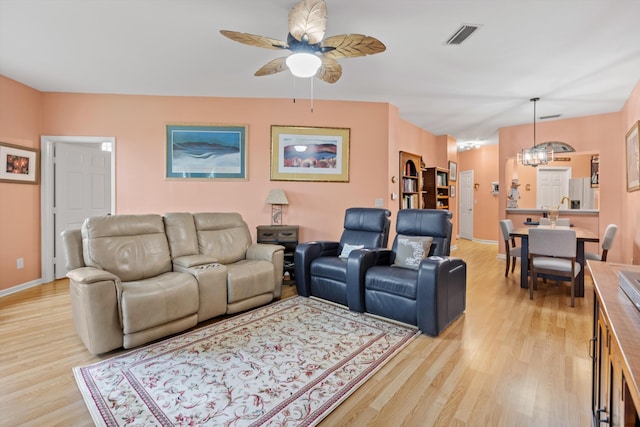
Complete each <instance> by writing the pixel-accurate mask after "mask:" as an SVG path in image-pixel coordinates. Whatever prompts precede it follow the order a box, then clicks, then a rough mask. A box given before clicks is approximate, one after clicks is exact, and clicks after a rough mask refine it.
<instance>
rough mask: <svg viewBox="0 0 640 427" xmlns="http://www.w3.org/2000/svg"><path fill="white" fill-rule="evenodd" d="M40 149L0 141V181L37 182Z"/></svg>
mask: <svg viewBox="0 0 640 427" xmlns="http://www.w3.org/2000/svg"><path fill="white" fill-rule="evenodd" d="M39 170H40V150H38V149H36V148H29V147H22V146H20V145H13V144H7V143H4V142H0V182H13V183H16V184H38V182H39V180H38V177H39V175H38V172H39Z"/></svg>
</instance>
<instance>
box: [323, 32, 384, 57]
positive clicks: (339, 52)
mask: <svg viewBox="0 0 640 427" xmlns="http://www.w3.org/2000/svg"><path fill="white" fill-rule="evenodd" d="M322 46H323V47H333V48H334V49H333V50H330V51H327V52H325V53H324V55H325V56H328V57H329V58H351V57H354V56H364V55H374V54H376V53H380V52H384V51H385V50H386V49H387V47H386V46H385V45H384V44H383V43H382V42H381V41H380V40H378V39H376V38H375V37H371V36H365V35H362V34H341V35H339V36H331V37H327V38H326V39H325V40H324V42H322Z"/></svg>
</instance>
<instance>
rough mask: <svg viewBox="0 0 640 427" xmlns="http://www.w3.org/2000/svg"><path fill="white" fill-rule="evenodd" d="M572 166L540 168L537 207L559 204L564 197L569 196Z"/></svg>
mask: <svg viewBox="0 0 640 427" xmlns="http://www.w3.org/2000/svg"><path fill="white" fill-rule="evenodd" d="M569 178H571V168H570V167H553V166H550V167H542V166H540V167H539V168H538V179H537V181H538V183H537V193H536V207H538V208H542V207H545V206H557V205H559V204H560V201H561V200H562V198H563V197H565V196H569Z"/></svg>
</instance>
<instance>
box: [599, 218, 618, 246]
mask: <svg viewBox="0 0 640 427" xmlns="http://www.w3.org/2000/svg"><path fill="white" fill-rule="evenodd" d="M617 232H618V226H617V225H615V224H609V225H607V228H606V229H605V230H604V236H603V237H602V249H603V250H605V251H608V250H609V249H611V246H613V239H614V238H615V237H616V233H617Z"/></svg>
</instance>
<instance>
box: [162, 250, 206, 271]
mask: <svg viewBox="0 0 640 427" xmlns="http://www.w3.org/2000/svg"><path fill="white" fill-rule="evenodd" d="M172 262H173V270H174V271H178V270H179V269H180V268H183V269H187V268H192V267H198V266H201V265H207V264H215V263H216V262H217V261H216V259H215V258H214V257H212V256H209V255H201V254H197V255H184V256H180V257H177V258H174V259H173V261H172ZM176 267H178V268H176Z"/></svg>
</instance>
